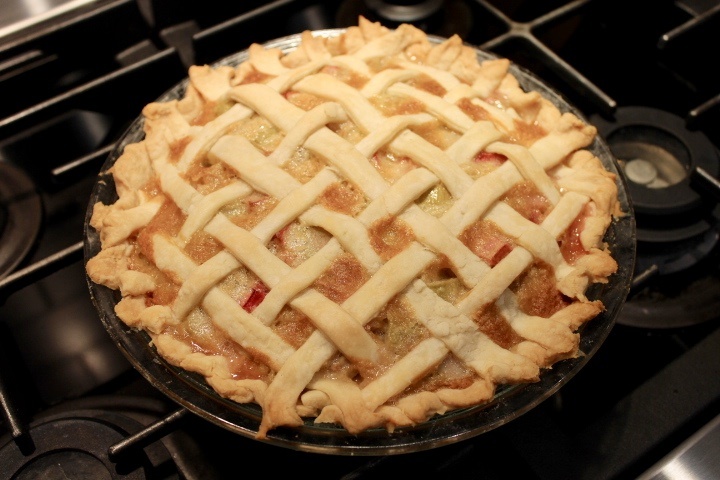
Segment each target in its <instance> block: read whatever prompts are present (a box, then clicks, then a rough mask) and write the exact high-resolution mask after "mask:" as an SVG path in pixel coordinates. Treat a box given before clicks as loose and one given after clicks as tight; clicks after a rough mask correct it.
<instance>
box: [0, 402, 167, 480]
mask: <svg viewBox="0 0 720 480" xmlns="http://www.w3.org/2000/svg"><path fill="white" fill-rule="evenodd" d="M143 427H144V425H143V424H141V423H140V422H138V421H137V420H135V419H133V418H130V417H128V416H126V415H123V414H120V413H117V412H109V411H101V410H76V411H72V412H64V413H61V414H58V415H51V416H48V417H45V418H43V419H41V420H37V421H35V422H33V424H32V425H30V432H29V435H30V437H31V438H32V444H33V447H34V448H33V450H32V451H31V452H26V451H23V450H21V448H20V447H18V445H16V444H15V442H14V441H13V440H12V439H7V438H6V440H5V443H4V444H0V465H2V466H3V469H4V472H5V473H8V474H10V477H11V478H16V479H18V480H21V479H31V478H55V477H56V476H57V478H61V477H60V476H59V475H60V474H62V475H66V476H67V478H98V479H108V480H110V479H118V480H119V479H138V480H140V479H144V478H148V474H149V473H151V472H152V471H153V469H154V468H156V466H154V465H153V463H157V461H155V462H154V461H153V460H151V459H150V456H151V454H148V453H147V452H146V451H143V452H144V453H141V454H138V455H134V456H133V457H132V458H131V459H129V460H127V461H124V462H123V461H121V462H113V461H111V460H110V459H109V458H108V448H109V447H110V446H111V445H114V444H115V443H117V442H119V441H121V440H123V439H124V438H126V437H127V436H128V435H129V434H132V433H134V432H137V431H139V430H141V429H142V428H143ZM148 448H151V449H153V453H152V455H155V456H158V455H159V456H161V457H163V458H170V457H169V453H168V452H167V450H165V449H164V447H163V446H162V444H161V443H155V444H153V445H152V446H151V447H148ZM158 452H159V453H158ZM62 478H66V477H65V476H63V477H62Z"/></svg>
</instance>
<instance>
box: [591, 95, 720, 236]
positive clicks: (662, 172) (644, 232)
mask: <svg viewBox="0 0 720 480" xmlns="http://www.w3.org/2000/svg"><path fill="white" fill-rule="evenodd" d="M592 121H593V123H594V124H595V125H596V126H597V128H598V131H599V133H600V134H601V135H602V136H603V137H604V138H605V140H606V141H607V142H608V145H609V146H610V149H611V151H612V152H613V154H614V155H615V157H617V158H618V159H619V161H620V163H625V165H624V173H625V175H626V177H627V179H628V181H627V184H628V190H629V192H630V197H631V198H632V202H633V207H634V210H635V213H636V214H637V216H638V240H641V241H648V242H675V241H682V240H686V239H689V238H692V237H694V236H697V235H701V234H703V233H704V232H706V231H707V230H708V229H709V228H710V225H709V224H708V222H707V221H706V219H705V218H703V213H702V212H703V210H704V209H706V208H707V202H706V200H704V199H703V197H702V196H701V194H700V193H698V192H697V191H696V190H695V189H694V188H693V187H692V186H691V172H692V171H693V170H695V169H696V168H698V167H701V168H703V169H704V170H706V171H707V172H709V173H710V174H711V175H717V174H718V171H720V157H719V156H718V152H717V150H716V149H715V147H714V146H713V144H712V143H711V142H710V140H709V139H708V138H707V137H706V136H705V135H704V134H703V133H702V132H699V131H691V130H688V129H687V127H686V125H685V122H684V120H683V119H682V118H680V117H678V116H676V115H674V114H672V113H670V112H666V111H663V110H658V109H655V108H649V107H623V108H619V109H618V110H617V113H616V115H615V118H614V119H613V120H612V121H610V120H606V119H603V118H602V117H600V116H595V117H593V118H592Z"/></svg>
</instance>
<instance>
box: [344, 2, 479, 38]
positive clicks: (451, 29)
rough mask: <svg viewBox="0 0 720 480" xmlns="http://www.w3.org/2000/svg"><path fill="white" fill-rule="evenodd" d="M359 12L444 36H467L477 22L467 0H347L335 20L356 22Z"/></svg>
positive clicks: (386, 22)
mask: <svg viewBox="0 0 720 480" xmlns="http://www.w3.org/2000/svg"><path fill="white" fill-rule="evenodd" d="M359 16H363V17H365V18H367V19H368V20H370V21H372V22H381V23H382V24H383V25H385V26H387V27H390V28H395V27H397V26H399V25H400V24H402V23H409V24H412V25H414V26H415V27H417V28H419V29H420V30H422V31H424V32H425V33H427V34H430V35H437V36H440V37H451V36H452V35H454V34H457V35H460V36H461V37H465V36H467V35H468V34H469V33H470V30H471V29H472V26H473V11H472V9H471V8H470V7H469V6H468V2H466V1H464V0H343V1H342V2H340V5H339V7H338V10H337V12H336V16H335V23H336V25H337V26H338V27H345V26H350V25H356V24H357V19H358V17H359Z"/></svg>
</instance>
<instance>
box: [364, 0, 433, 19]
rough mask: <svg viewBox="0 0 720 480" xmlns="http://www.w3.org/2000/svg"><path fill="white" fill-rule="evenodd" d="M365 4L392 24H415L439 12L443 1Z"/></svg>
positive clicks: (390, 0) (397, 0) (400, 0)
mask: <svg viewBox="0 0 720 480" xmlns="http://www.w3.org/2000/svg"><path fill="white" fill-rule="evenodd" d="M365 4H366V5H367V6H368V8H370V9H371V10H373V11H374V12H376V13H377V14H378V15H379V16H381V17H382V18H386V19H388V20H392V21H393V22H416V21H418V20H423V19H425V18H428V17H429V16H431V15H433V14H434V13H436V12H437V11H438V10H440V8H441V7H442V4H443V0H365Z"/></svg>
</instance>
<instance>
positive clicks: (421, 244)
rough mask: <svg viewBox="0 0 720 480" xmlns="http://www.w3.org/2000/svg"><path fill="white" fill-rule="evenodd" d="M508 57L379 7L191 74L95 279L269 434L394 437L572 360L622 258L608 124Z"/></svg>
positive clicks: (131, 156) (117, 221)
mask: <svg viewBox="0 0 720 480" xmlns="http://www.w3.org/2000/svg"><path fill="white" fill-rule="evenodd" d="M509 65H510V64H509V61H508V60H505V59H492V60H485V61H482V62H479V61H478V58H477V55H476V52H475V51H474V50H473V49H472V48H470V47H467V46H465V45H463V43H462V41H461V39H460V38H458V37H453V38H450V39H448V40H446V41H444V42H442V43H436V42H431V41H430V40H429V39H428V37H427V36H426V35H425V34H424V33H423V32H422V31H420V30H418V29H416V28H414V27H412V26H410V25H401V26H400V27H399V28H397V29H395V30H390V29H387V28H385V27H383V26H382V25H380V24H377V23H371V22H369V21H367V20H365V19H364V18H360V21H359V25H358V26H354V27H351V28H348V29H347V30H345V31H344V33H342V34H340V35H337V36H329V37H323V36H313V34H312V33H311V32H305V33H303V34H302V42H301V43H300V45H299V47H298V48H297V49H296V50H294V51H292V52H289V53H284V52H282V51H280V50H277V49H266V48H264V47H262V46H260V45H252V46H251V47H250V48H249V50H248V59H247V60H246V61H243V62H242V63H241V64H239V65H237V66H228V65H221V66H216V67H214V68H212V67H209V66H194V67H191V68H190V70H189V82H188V85H187V88H186V91H185V93H184V95H183V97H182V98H181V99H179V100H172V101H167V102H156V103H151V104H149V105H147V106H146V107H145V109H144V110H143V115H144V132H145V138H144V139H143V140H142V141H141V142H139V143H135V144H130V145H127V146H126V147H125V149H124V151H123V154H122V155H121V156H120V157H119V158H118V159H117V161H116V162H115V164H114V165H113V166H112V168H111V169H110V173H111V174H112V175H113V178H114V181H115V186H116V190H117V195H118V198H117V201H115V203H113V204H111V205H105V204H102V203H97V204H95V205H94V209H93V214H92V219H91V226H92V227H93V228H95V229H96V230H97V232H98V233H99V237H100V240H101V244H102V249H101V251H100V252H99V253H98V254H97V255H96V256H95V257H93V258H91V259H90V260H89V261H88V262H87V272H88V275H89V276H90V278H91V279H92V280H93V281H94V282H96V283H98V284H102V285H105V286H107V287H109V288H111V289H116V290H119V292H120V294H121V297H122V298H121V300H119V302H118V303H117V305H116V309H115V311H116V314H117V316H118V317H119V318H120V319H121V320H122V321H123V322H125V323H126V324H128V325H130V326H132V327H137V328H139V329H143V330H145V331H146V332H147V333H148V335H149V336H150V338H151V340H152V344H153V345H154V347H155V348H156V349H157V352H158V353H159V355H161V356H162V357H163V358H164V359H166V360H167V361H168V362H170V363H171V364H173V365H176V366H178V367H181V368H184V369H187V370H189V371H192V372H197V373H199V374H200V375H202V376H204V377H205V379H206V380H207V383H208V384H209V385H210V386H211V387H212V388H213V389H214V390H216V391H217V393H219V394H220V395H222V396H223V397H226V398H228V399H231V400H233V401H236V402H240V403H248V402H256V403H257V404H259V405H260V406H261V407H262V410H263V416H262V422H261V425H260V428H259V431H258V433H257V436H258V438H265V437H266V436H267V434H268V432H269V431H270V430H272V429H274V428H276V427H279V426H288V427H293V426H299V425H302V424H303V423H304V421H306V420H308V419H309V420H312V421H314V422H317V423H334V424H338V425H341V426H342V427H344V428H345V429H347V430H348V431H349V432H351V433H360V432H362V431H364V430H367V429H370V428H376V427H384V428H387V429H388V430H390V431H392V430H393V429H395V428H397V427H402V426H408V425H413V424H417V423H419V422H423V421H425V420H427V419H428V418H430V417H431V416H433V415H436V414H443V413H445V412H446V411H449V410H452V409H457V408H463V407H468V406H473V405H482V404H484V403H486V402H488V401H489V400H491V399H492V398H493V395H494V394H495V392H496V389H497V388H498V386H499V385H505V384H517V383H523V382H534V381H536V380H537V379H538V378H539V376H540V375H542V371H543V369H546V368H550V367H551V366H552V365H553V364H554V363H555V362H557V361H559V360H562V359H566V358H571V357H575V356H577V355H578V354H579V352H578V340H579V334H578V329H579V328H580V327H581V326H582V325H583V324H584V323H585V322H588V321H590V320H591V319H593V318H594V317H596V316H597V315H598V314H599V313H600V312H601V311H602V310H603V308H604V307H603V304H602V303H601V302H600V301H599V300H590V299H588V298H586V291H587V288H588V286H589V285H590V284H593V283H597V282H607V281H608V278H609V276H611V275H612V274H613V273H614V272H615V271H616V268H617V264H616V262H615V261H614V260H613V258H612V256H611V254H610V252H609V251H608V248H607V245H606V244H605V243H604V242H603V236H604V234H605V232H606V229H607V228H608V226H609V225H610V223H611V222H612V221H613V216H615V215H619V214H620V213H621V212H620V211H619V206H618V205H619V204H618V195H617V187H616V183H615V176H614V174H613V173H611V172H609V171H607V170H606V169H605V168H604V167H603V165H602V163H601V162H600V160H599V159H598V158H596V157H595V156H594V155H593V154H592V153H591V152H590V151H589V150H588V149H587V147H588V146H589V145H591V143H592V142H593V140H594V137H595V134H596V131H595V128H594V127H592V126H590V125H587V124H585V123H584V122H583V121H582V120H581V119H579V118H578V117H577V116H575V115H573V114H571V113H563V112H560V111H559V109H558V108H557V107H556V106H554V105H553V103H552V102H550V101H549V100H547V99H546V98H544V97H543V96H542V95H541V94H540V93H538V92H534V91H529V92H526V91H524V90H523V89H522V88H521V87H520V85H519V83H518V80H517V79H516V78H515V77H514V76H513V75H512V74H511V73H510V72H509Z"/></svg>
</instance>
